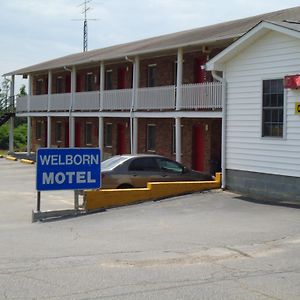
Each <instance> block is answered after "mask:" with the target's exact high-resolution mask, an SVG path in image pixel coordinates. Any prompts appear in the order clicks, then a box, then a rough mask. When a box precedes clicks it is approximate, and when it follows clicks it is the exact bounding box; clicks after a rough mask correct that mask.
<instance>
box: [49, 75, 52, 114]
mask: <svg viewBox="0 0 300 300" xmlns="http://www.w3.org/2000/svg"><path fill="white" fill-rule="evenodd" d="M51 94H52V72H51V71H49V72H48V112H49V111H50V107H51V105H50V104H51Z"/></svg>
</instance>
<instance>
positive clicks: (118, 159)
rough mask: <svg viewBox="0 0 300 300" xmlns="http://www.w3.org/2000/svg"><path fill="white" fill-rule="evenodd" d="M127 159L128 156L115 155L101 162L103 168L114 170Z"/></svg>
mask: <svg viewBox="0 0 300 300" xmlns="http://www.w3.org/2000/svg"><path fill="white" fill-rule="evenodd" d="M127 159H128V158H127V157H124V156H113V157H111V158H109V159H107V160H104V161H103V162H102V163H101V170H112V169H114V168H115V167H116V166H118V165H120V164H122V163H123V162H124V161H125V160H127Z"/></svg>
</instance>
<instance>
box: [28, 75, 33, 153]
mask: <svg viewBox="0 0 300 300" xmlns="http://www.w3.org/2000/svg"><path fill="white" fill-rule="evenodd" d="M31 96H32V76H31V75H28V98H27V112H28V113H29V112H30V99H31ZM30 152H31V118H30V117H27V154H28V155H30Z"/></svg>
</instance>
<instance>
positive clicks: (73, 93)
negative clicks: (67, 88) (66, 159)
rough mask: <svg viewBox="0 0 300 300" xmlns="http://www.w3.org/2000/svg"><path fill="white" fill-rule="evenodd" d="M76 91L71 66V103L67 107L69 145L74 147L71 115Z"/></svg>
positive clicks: (74, 70)
mask: <svg viewBox="0 0 300 300" xmlns="http://www.w3.org/2000/svg"><path fill="white" fill-rule="evenodd" d="M75 93H76V68H75V66H73V68H72V72H71V99H70V100H71V103H70V109H69V139H70V142H69V147H70V148H74V147H75V118H74V117H73V116H72V112H73V103H74V98H75Z"/></svg>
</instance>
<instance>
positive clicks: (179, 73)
mask: <svg viewBox="0 0 300 300" xmlns="http://www.w3.org/2000/svg"><path fill="white" fill-rule="evenodd" d="M182 66H183V50H182V48H178V52H177V80H176V85H177V93H176V110H180V109H181V98H182V93H181V85H182V69H183V68H182Z"/></svg>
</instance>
